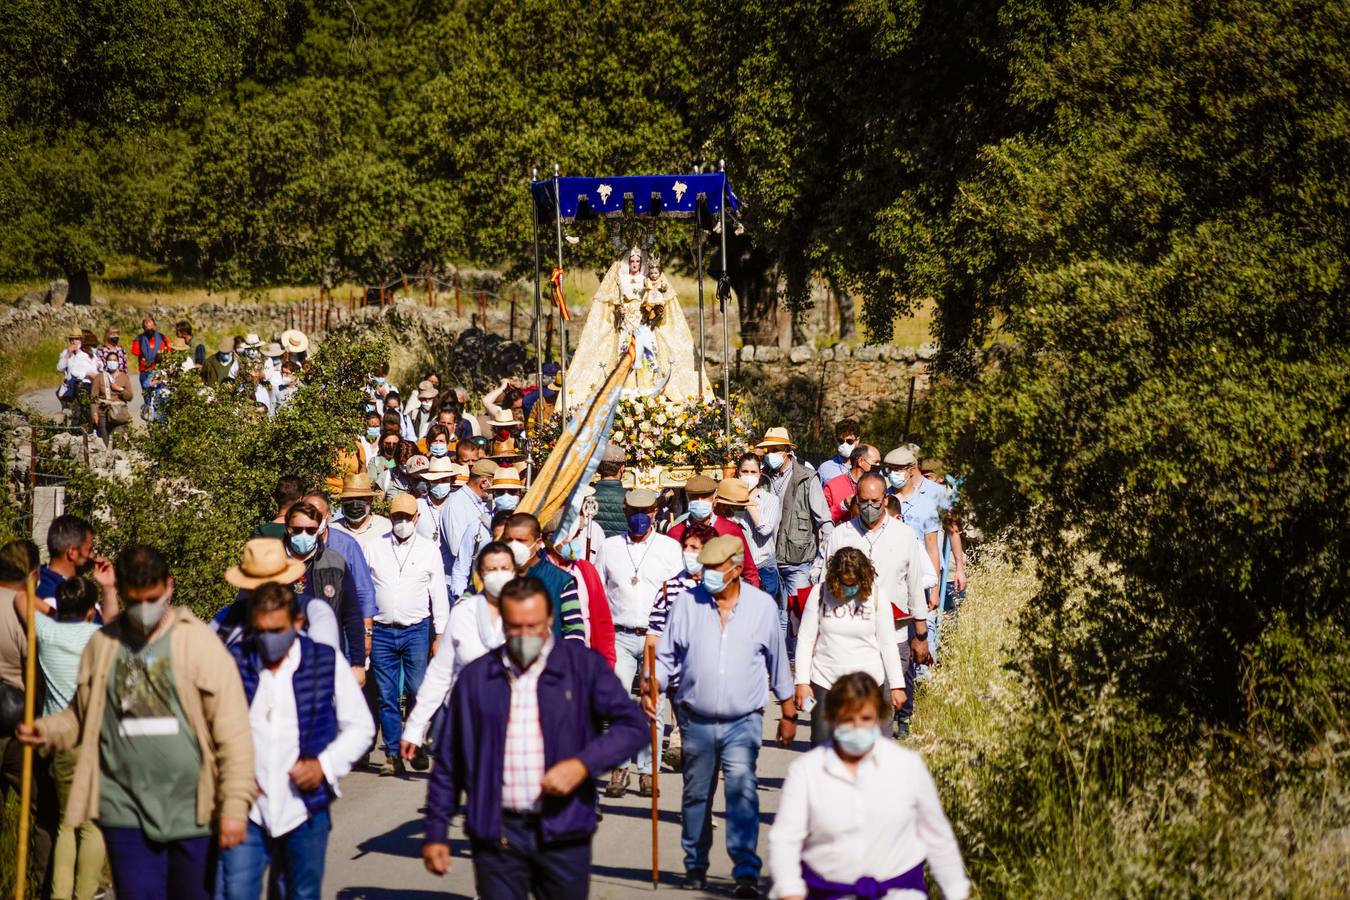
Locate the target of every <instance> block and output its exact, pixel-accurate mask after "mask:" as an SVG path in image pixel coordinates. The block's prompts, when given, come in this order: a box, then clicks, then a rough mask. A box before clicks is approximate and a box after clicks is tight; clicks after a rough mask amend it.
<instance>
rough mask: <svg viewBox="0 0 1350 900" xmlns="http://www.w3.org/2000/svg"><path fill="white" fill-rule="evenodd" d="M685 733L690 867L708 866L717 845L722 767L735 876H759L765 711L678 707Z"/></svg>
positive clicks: (684, 841) (685, 836) (685, 837)
mask: <svg viewBox="0 0 1350 900" xmlns="http://www.w3.org/2000/svg"><path fill="white" fill-rule="evenodd" d="M679 719H680V730H681V731H682V732H683V733H684V766H683V769H682V774H683V775H684V791H683V795H682V798H681V804H680V806H681V819H682V825H681V831H680V846H682V847H683V848H684V868H685V871H686V872H706V871H707V870H708V851H709V850H711V849H712V838H713V830H712V798H713V793H714V792H715V791H716V790H717V773H718V770H719V769H720V770H721V773H722V776H723V778H725V779H726V787H725V788H724V792H725V794H726V798H727V829H726V830H727V854H728V855H729V856H730V857H731V874H732V876H733V877H735V878H745V877H753V878H755V879H758V878H759V870H760V867H761V863H760V859H759V856H758V855H757V854H756V853H755V845H756V844H757V843H758V842H759V793H758V788H759V782H758V779H757V778H756V776H755V765H756V763H757V762H758V760H759V745H760V742H761V741H762V740H763V737H764V713H763V712H759V711H756V712H752V713H747V714H746V715H744V716H741V717H740V718H739V719H728V720H718V719H708V718H704V717H703V716H699V715H696V714H695V713H693V712H690V711H689V710H687V709H681V710H680V711H679Z"/></svg>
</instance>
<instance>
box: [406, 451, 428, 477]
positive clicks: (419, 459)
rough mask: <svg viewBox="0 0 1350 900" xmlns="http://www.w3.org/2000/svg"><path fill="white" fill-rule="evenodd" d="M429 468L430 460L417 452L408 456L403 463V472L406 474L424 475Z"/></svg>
mask: <svg viewBox="0 0 1350 900" xmlns="http://www.w3.org/2000/svg"><path fill="white" fill-rule="evenodd" d="M430 468H431V460H429V459H427V457H425V456H423V455H422V454H421V453H418V454H416V455H414V456H410V457H408V461H407V462H405V463H404V464H403V472H404V474H406V475H421V476H423V477H426V473H427V471H428V470H430Z"/></svg>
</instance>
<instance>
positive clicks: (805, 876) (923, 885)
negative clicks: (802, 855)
mask: <svg viewBox="0 0 1350 900" xmlns="http://www.w3.org/2000/svg"><path fill="white" fill-rule="evenodd" d="M802 880H803V881H805V882H806V896H807V900H839V898H840V897H850V896H852V897H857V898H858V900H881V898H882V897H884V896H886V894H887V893H888V892H890V891H896V890H906V891H918V892H920V893H921V894H924V895H925V896H927V894H928V884H927V882H925V881H924V880H923V863H919V864H918V865H917V866H915V867H914V868H912V869H910V870H909V871H908V872H901V873H900V874H899V875H897V876H895V877H894V878H888V879H886V880H885V881H877V880H876V879H875V878H873V877H871V876H870V875H868V876H864V877H862V878H859V879H858V880H857V882H856V883H854V884H840V883H838V882H835V881H826V880H825V879H824V878H822V877H820V875H819V874H817V872H816V870H815V869H812V868H811V867H810V866H808V865H807V864H806V863H802Z"/></svg>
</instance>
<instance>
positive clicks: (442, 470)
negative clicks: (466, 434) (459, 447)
mask: <svg viewBox="0 0 1350 900" xmlns="http://www.w3.org/2000/svg"><path fill="white" fill-rule="evenodd" d="M461 468H462V467H461ZM454 477H455V463H453V462H451V461H450V457H448V456H433V457H432V458H431V465H429V466H427V468H426V471H424V472H423V473H422V480H423V481H444V480H445V479H447V478H454Z"/></svg>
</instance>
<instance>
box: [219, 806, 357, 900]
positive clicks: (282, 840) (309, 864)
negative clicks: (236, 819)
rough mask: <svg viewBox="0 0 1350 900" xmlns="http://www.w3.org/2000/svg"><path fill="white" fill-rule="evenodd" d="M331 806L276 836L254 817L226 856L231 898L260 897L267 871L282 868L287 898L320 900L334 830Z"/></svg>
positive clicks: (227, 894)
mask: <svg viewBox="0 0 1350 900" xmlns="http://www.w3.org/2000/svg"><path fill="white" fill-rule="evenodd" d="M332 828H333V826H332V820H331V819H330V818H329V816H328V810H326V809H321V810H319V811H318V812H316V813H314V814H313V815H311V816H310V817H309V819H308V820H306V821H305V823H304V824H302V825H300V826H299V827H298V828H294V829H292V830H291V831H288V832H286V833H285V834H283V835H282V836H281V837H272V836H271V835H269V834H268V833H267V832H266V831H264V830H263V829H262V827H261V826H259V825H257V824H256V823H254V822H252V821H250V822H249V823H248V834H247V835H246V836H245V838H244V842H243V843H242V844H240V845H239V846H238V847H235V848H234V849H233V850H229V851H226V853H225V854H224V856H223V861H224V865H223V866H222V870H223V872H224V876H225V897H226V898H227V900H258V898H259V897H261V896H262V890H263V872H264V871H265V870H266V869H267V868H268V867H269V866H271V867H273V868H274V869H277V868H279V869H280V870H281V872H280V873H279V874H280V875H281V876H282V880H283V881H284V883H285V885H286V890H285V893H284V896H285V897H286V900H319V895H320V893H321V891H322V888H323V860H324V853H325V852H327V850H328V832H330V831H331V830H332Z"/></svg>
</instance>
